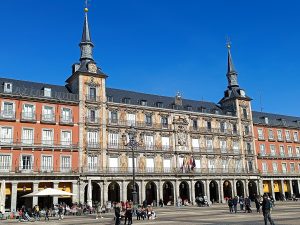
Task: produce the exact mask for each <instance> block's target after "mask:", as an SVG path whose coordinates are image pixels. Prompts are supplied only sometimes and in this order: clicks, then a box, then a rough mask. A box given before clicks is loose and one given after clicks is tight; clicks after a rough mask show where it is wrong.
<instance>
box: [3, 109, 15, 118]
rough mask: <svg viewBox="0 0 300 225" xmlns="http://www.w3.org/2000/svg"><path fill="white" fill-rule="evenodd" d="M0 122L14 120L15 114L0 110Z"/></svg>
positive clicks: (11, 111) (10, 111)
mask: <svg viewBox="0 0 300 225" xmlns="http://www.w3.org/2000/svg"><path fill="white" fill-rule="evenodd" d="M0 119H1V120H16V112H15V111H13V110H2V111H0Z"/></svg>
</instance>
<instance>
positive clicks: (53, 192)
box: [22, 188, 75, 198]
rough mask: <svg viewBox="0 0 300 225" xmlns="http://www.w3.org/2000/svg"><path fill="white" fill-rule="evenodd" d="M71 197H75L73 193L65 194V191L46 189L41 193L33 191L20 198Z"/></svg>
mask: <svg viewBox="0 0 300 225" xmlns="http://www.w3.org/2000/svg"><path fill="white" fill-rule="evenodd" d="M71 195H75V194H73V193H70V192H66V191H61V190H57V189H54V188H46V189H44V190H41V191H35V192H32V193H30V194H27V195H24V196H22V197H25V198H26V197H43V196H71Z"/></svg>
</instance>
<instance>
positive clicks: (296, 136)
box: [294, 131, 299, 142]
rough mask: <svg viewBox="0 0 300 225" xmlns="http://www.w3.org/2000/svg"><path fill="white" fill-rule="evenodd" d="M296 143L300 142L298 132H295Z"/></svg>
mask: <svg viewBox="0 0 300 225" xmlns="http://www.w3.org/2000/svg"><path fill="white" fill-rule="evenodd" d="M294 141H295V142H298V141H299V136H298V132H297V131H295V132H294Z"/></svg>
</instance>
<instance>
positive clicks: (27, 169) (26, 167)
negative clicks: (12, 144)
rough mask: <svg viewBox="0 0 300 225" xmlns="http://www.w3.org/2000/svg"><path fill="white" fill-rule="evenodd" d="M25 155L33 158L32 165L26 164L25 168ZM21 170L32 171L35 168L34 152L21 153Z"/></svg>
mask: <svg viewBox="0 0 300 225" xmlns="http://www.w3.org/2000/svg"><path fill="white" fill-rule="evenodd" d="M23 156H30V158H31V165H29V166H27V165H26V166H25V169H23ZM19 168H20V170H21V171H22V172H25V173H26V172H32V171H33V169H34V155H33V154H20V167H19Z"/></svg>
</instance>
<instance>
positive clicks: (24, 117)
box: [21, 112, 36, 123]
mask: <svg viewBox="0 0 300 225" xmlns="http://www.w3.org/2000/svg"><path fill="white" fill-rule="evenodd" d="M21 122H33V123H35V122H36V116H35V113H34V112H31V113H29V112H22V113H21Z"/></svg>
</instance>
